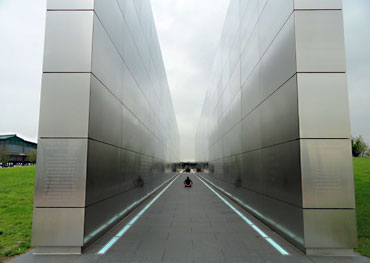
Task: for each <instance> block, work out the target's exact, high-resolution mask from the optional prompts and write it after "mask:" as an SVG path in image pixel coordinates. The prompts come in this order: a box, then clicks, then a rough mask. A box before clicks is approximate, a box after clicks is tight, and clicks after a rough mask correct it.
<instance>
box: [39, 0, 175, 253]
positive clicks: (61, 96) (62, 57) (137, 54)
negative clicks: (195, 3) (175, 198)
mask: <svg viewBox="0 0 370 263" xmlns="http://www.w3.org/2000/svg"><path fill="white" fill-rule="evenodd" d="M47 8H48V11H47V16H46V19H47V21H46V39H45V56H44V69H43V70H44V74H43V85H42V94H41V110H40V127H39V144H40V147H39V151H38V166H37V176H36V191H35V209H34V223H33V244H34V245H35V246H36V247H38V250H37V251H38V252H40V253H43V252H45V253H47V252H60V253H64V252H66V253H79V252H80V251H81V247H84V246H86V245H87V244H88V243H90V242H92V241H93V240H94V239H96V238H97V237H98V236H99V235H101V234H102V233H103V232H104V230H106V229H107V228H108V227H109V226H110V225H112V224H113V223H114V222H116V221H117V220H118V219H119V218H120V217H122V216H123V215H124V214H125V213H127V211H128V208H130V205H132V203H134V202H135V201H137V200H139V199H141V198H142V197H143V196H145V195H147V194H148V193H150V192H151V191H152V190H153V189H155V188H156V187H158V186H159V185H160V184H162V183H163V182H165V181H166V180H168V179H169V178H171V176H172V175H173V174H172V169H171V166H170V164H171V163H173V162H177V161H179V135H178V128H177V122H176V118H175V114H174V109H173V105H172V101H171V96H170V92H169V88H168V83H167V78H166V72H165V69H164V65H163V61H162V55H161V51H160V47H159V42H158V39H157V33H156V29H155V25H154V20H153V16H152V11H151V6H150V0H142V1H134V0H117V1H116V0H109V1H108V0H95V1H94V0H73V1H59V0H49V1H48V4H47Z"/></svg>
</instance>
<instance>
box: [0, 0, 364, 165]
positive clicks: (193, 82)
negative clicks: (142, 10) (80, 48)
mask: <svg viewBox="0 0 370 263" xmlns="http://www.w3.org/2000/svg"><path fill="white" fill-rule="evenodd" d="M151 1H152V6H153V12H154V17H155V21H156V24H157V31H158V34H159V40H160V44H161V48H162V54H163V57H164V62H165V66H166V70H167V76H168V81H169V85H170V89H171V93H172V98H173V102H174V106H175V111H176V115H177V121H178V125H179V129H180V135H181V148H182V149H181V157H182V160H192V159H193V156H194V135H195V129H196V127H197V124H198V120H199V115H200V110H201V107H202V103H203V99H204V94H205V88H206V86H207V81H208V76H209V68H210V65H211V64H212V63H213V57H214V55H215V54H216V48H217V46H218V42H219V38H220V34H221V30H222V25H223V21H224V18H225V14H226V11H227V5H228V2H229V0H151ZM45 2H46V1H45V0H34V1H30V0H0V109H1V111H0V134H7V133H17V134H19V135H20V136H22V137H24V138H25V139H28V140H32V141H36V140H37V130H38V115H39V102H40V85H41V66H42V53H43V39H44V21H45V11H44V10H45ZM344 13H345V34H346V48H347V51H346V52H347V64H348V82H349V95H350V104H351V122H352V133H353V135H359V134H361V135H363V136H364V137H365V138H366V140H367V141H368V142H370V48H369V43H370V1H369V0H344Z"/></svg>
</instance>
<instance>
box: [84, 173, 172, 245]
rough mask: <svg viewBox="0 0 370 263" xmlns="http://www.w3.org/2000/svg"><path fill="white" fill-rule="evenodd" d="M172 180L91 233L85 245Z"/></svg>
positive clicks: (86, 238) (85, 240)
mask: <svg viewBox="0 0 370 263" xmlns="http://www.w3.org/2000/svg"><path fill="white" fill-rule="evenodd" d="M171 179H172V178H170V179H168V180H167V181H165V182H164V183H163V184H161V185H160V186H158V187H157V188H155V189H154V190H153V191H151V192H150V193H148V194H146V195H145V196H144V197H142V198H141V199H139V200H137V201H135V202H133V203H132V204H131V205H130V206H128V207H127V208H125V209H124V210H123V211H121V212H120V213H119V214H117V215H115V216H113V217H112V218H111V219H110V220H108V221H107V222H105V223H104V224H103V225H102V226H100V227H99V228H98V229H96V230H95V231H94V232H92V233H90V234H89V235H88V236H87V237H85V238H84V243H87V242H88V241H89V240H90V239H92V238H93V237H95V236H96V235H98V234H99V233H100V232H102V231H103V230H104V229H106V228H107V227H109V226H110V225H111V224H112V223H113V222H114V221H115V220H117V219H118V218H120V217H122V216H123V215H125V214H127V213H128V212H129V211H130V210H132V209H133V208H134V207H135V206H137V205H139V204H140V203H141V202H143V201H144V200H145V199H147V198H148V197H149V196H151V195H152V194H153V193H155V192H156V191H157V190H158V189H159V188H161V187H162V186H163V185H165V184H166V183H168V182H169V181H171Z"/></svg>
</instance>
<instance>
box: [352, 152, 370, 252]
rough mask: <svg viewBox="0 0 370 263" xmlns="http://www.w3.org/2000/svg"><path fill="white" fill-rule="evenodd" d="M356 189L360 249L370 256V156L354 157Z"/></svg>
mask: <svg viewBox="0 0 370 263" xmlns="http://www.w3.org/2000/svg"><path fill="white" fill-rule="evenodd" d="M353 169H354V174H355V190H356V213H357V231H358V249H357V252H359V253H360V254H362V255H364V256H367V257H370V158H353Z"/></svg>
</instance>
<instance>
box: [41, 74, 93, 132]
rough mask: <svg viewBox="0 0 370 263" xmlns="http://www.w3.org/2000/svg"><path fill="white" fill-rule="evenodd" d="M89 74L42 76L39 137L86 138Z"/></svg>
mask: <svg viewBox="0 0 370 263" xmlns="http://www.w3.org/2000/svg"><path fill="white" fill-rule="evenodd" d="M90 77H91V74H90V73H45V74H44V75H43V79H42V91H41V94H42V95H41V103H40V104H41V105H40V123H39V137H42V138H43V137H82V138H87V137H88V127H89V104H90ZM66 101H68V103H65V102H66Z"/></svg>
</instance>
